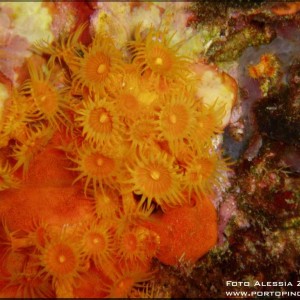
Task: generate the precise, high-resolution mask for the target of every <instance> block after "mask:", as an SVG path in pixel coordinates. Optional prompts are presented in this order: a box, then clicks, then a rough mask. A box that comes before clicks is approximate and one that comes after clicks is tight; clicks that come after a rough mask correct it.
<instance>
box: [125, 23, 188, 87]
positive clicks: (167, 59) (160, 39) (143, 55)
mask: <svg viewBox="0 0 300 300" xmlns="http://www.w3.org/2000/svg"><path fill="white" fill-rule="evenodd" d="M139 30H140V28H138V29H137V32H136V38H137V40H136V41H133V42H129V43H128V47H129V49H130V50H131V51H132V53H133V57H134V59H133V61H134V63H136V64H137V65H138V66H139V69H140V71H141V74H143V73H144V72H147V71H148V70H150V71H151V72H150V79H151V80H152V81H153V82H155V85H156V86H158V85H159V81H160V78H161V77H163V78H176V79H179V80H181V81H182V82H184V81H185V76H184V73H188V68H187V62H188V60H187V59H186V58H184V57H181V56H179V55H178V48H179V43H178V44H176V45H173V46H171V41H172V36H171V37H167V32H166V30H164V31H155V30H154V29H153V28H151V29H150V30H149V33H148V35H147V36H146V38H145V39H142V38H141V34H140V32H139Z"/></svg>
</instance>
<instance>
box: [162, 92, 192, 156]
mask: <svg viewBox="0 0 300 300" xmlns="http://www.w3.org/2000/svg"><path fill="white" fill-rule="evenodd" d="M156 115H157V116H158V120H157V121H156V124H157V128H158V130H159V131H160V134H159V138H160V139H162V140H166V141H168V142H169V146H170V147H171V149H172V150H173V151H174V150H176V149H178V145H179V144H181V143H183V142H184V140H185V139H190V138H191V136H192V134H194V132H195V130H196V128H197V114H196V111H195V102H194V100H193V99H191V98H184V97H182V96H179V97H176V96H175V95H174V96H173V97H172V98H171V99H169V100H168V101H167V102H166V103H165V104H163V105H161V106H160V110H159V111H158V112H157V113H156Z"/></svg>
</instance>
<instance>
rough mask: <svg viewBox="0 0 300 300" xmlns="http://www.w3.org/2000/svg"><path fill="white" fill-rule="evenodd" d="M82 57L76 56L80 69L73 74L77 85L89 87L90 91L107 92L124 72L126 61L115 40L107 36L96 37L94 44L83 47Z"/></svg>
mask: <svg viewBox="0 0 300 300" xmlns="http://www.w3.org/2000/svg"><path fill="white" fill-rule="evenodd" d="M81 50H82V52H83V55H82V57H76V64H77V65H78V70H76V71H75V72H74V74H73V80H74V81H75V83H76V85H77V86H81V87H82V88H83V87H87V88H89V89H90V91H92V92H95V93H100V94H101V95H105V94H107V92H108V90H110V89H111V88H112V87H113V86H115V84H116V83H117V82H118V80H119V75H120V74H122V73H124V66H123V65H124V63H123V60H122V54H121V52H120V51H119V50H118V49H117V48H116V47H115V45H114V43H113V41H112V40H111V39H110V38H109V37H107V36H105V35H100V36H98V37H96V38H95V39H94V41H93V43H92V45H91V46H90V47H88V48H86V47H83V48H82V49H81Z"/></svg>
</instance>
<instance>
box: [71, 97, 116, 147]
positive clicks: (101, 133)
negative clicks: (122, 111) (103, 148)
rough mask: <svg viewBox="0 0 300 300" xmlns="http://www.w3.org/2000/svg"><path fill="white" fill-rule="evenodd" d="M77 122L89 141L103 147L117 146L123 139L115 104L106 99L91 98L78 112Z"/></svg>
mask: <svg viewBox="0 0 300 300" xmlns="http://www.w3.org/2000/svg"><path fill="white" fill-rule="evenodd" d="M76 121H78V122H79V124H80V126H81V127H82V128H83V134H84V136H85V139H86V140H87V141H90V142H92V143H94V144H98V145H103V144H104V143H106V144H116V143H118V142H119V141H120V139H121V136H120V134H121V128H120V121H119V119H118V113H117V111H116V107H115V106H114V104H113V103H111V102H109V101H108V100H106V99H105V98H103V99H101V98H99V97H95V99H94V100H92V99H91V98H89V99H88V100H86V101H84V102H83V108H82V109H80V110H79V111H78V112H77V116H76Z"/></svg>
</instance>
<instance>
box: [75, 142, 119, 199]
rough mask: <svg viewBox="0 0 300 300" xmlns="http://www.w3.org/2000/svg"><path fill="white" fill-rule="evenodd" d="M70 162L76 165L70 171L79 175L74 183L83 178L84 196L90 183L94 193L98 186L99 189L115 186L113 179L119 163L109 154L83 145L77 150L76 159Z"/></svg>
mask: <svg viewBox="0 0 300 300" xmlns="http://www.w3.org/2000/svg"><path fill="white" fill-rule="evenodd" d="M72 160H73V161H74V162H75V163H76V164H77V165H78V166H77V167H75V168H72V170H74V171H78V172H79V173H80V174H79V175H78V177H77V178H76V179H75V180H74V183H75V182H77V181H78V180H80V179H82V178H85V185H84V191H85V194H86V191H87V188H88V186H89V184H90V182H92V187H93V189H94V191H96V190H97V187H98V186H99V187H100V188H101V189H103V186H104V185H108V186H110V187H114V186H116V184H115V177H116V176H117V174H118V171H119V168H118V167H119V162H118V160H117V159H116V158H115V157H113V156H111V155H110V154H109V152H108V153H107V152H105V151H104V150H103V149H101V150H100V149H96V148H93V147H91V146H88V145H85V146H84V147H83V148H82V149H81V150H78V155H77V158H74V159H72Z"/></svg>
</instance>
